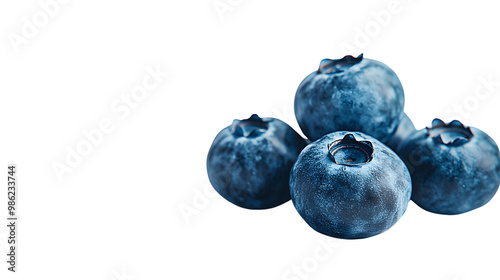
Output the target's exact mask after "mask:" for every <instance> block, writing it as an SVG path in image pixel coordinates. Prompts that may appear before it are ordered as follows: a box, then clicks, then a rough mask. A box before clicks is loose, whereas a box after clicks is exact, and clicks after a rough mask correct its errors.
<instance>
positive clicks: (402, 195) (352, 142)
mask: <svg viewBox="0 0 500 280" xmlns="http://www.w3.org/2000/svg"><path fill="white" fill-rule="evenodd" d="M290 193H291V197H292V201H293V204H294V206H295V208H296V209H297V211H298V212H299V214H300V216H301V217H302V218H303V219H304V220H305V221H306V222H307V224H309V226H311V227H312V228H313V229H315V230H316V231H318V232H320V233H323V234H326V235H329V236H332V237H338V238H345V239H355V238H366V237H370V236H373V235H377V234H379V233H382V232H384V231H386V230H387V229H389V228H390V227H391V226H392V225H394V224H395V223H396V222H397V221H398V220H399V219H400V218H401V216H402V215H403V213H404V212H405V210H406V208H407V206H408V202H409V200H410V195H411V180H410V174H409V173H408V170H407V168H406V166H405V165H404V163H403V162H402V161H401V159H400V158H399V157H398V156H397V155H396V154H395V153H394V152H393V151H392V150H391V149H389V148H388V147H387V146H385V145H384V144H382V143H381V142H380V141H378V140H377V139H375V138H373V137H371V136H368V135H366V134H363V133H361V132H347V131H338V132H333V133H330V134H327V135H325V136H323V137H322V138H321V139H319V140H317V141H315V142H313V143H311V144H309V145H308V146H307V147H306V148H304V150H303V151H302V152H301V153H300V155H299V157H298V158H297V161H296V162H295V164H294V166H293V168H292V171H291V172H290Z"/></svg>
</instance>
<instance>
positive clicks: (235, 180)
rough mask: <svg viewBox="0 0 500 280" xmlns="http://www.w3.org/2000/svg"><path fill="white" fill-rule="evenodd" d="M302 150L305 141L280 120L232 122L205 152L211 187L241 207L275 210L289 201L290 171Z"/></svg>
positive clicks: (252, 118) (256, 117) (253, 117)
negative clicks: (206, 152) (273, 208)
mask: <svg viewBox="0 0 500 280" xmlns="http://www.w3.org/2000/svg"><path fill="white" fill-rule="evenodd" d="M305 146H306V141H305V139H303V138H302V137H301V136H300V135H299V134H297V132H295V130H293V129H292V128H291V127H290V126H288V125H287V124H286V123H284V122H282V121H281V120H278V119H274V118H259V116H257V115H252V116H251V117H250V118H248V119H246V120H234V122H233V124H232V125H230V126H228V127H226V128H224V129H223V130H222V131H220V132H219V134H218V135H217V136H216V137H215V139H214V141H213V143H212V146H211V147H210V150H209V152H208V156H207V172H208V177H209V179H210V183H211V184H212V186H213V187H214V188H215V190H216V191H217V192H218V193H219V194H220V195H221V196H222V197H224V198H225V199H227V200H228V201H230V202H232V203H234V204H236V205H238V206H240V207H243V208H248V209H267V208H272V207H275V206H278V205H280V204H283V203H285V202H287V201H288V200H290V192H289V187H288V179H289V174H290V169H291V167H292V165H293V163H294V162H295V159H296V158H297V156H298V155H299V153H300V151H301V150H302V149H303V148H304V147H305Z"/></svg>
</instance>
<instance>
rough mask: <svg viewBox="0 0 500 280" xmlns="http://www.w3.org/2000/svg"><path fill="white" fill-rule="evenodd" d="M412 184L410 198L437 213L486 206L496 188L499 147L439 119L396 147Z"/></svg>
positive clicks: (499, 177) (476, 131)
mask: <svg viewBox="0 0 500 280" xmlns="http://www.w3.org/2000/svg"><path fill="white" fill-rule="evenodd" d="M398 152H399V154H400V155H401V157H402V158H403V160H404V161H405V163H406V165H407V166H408V169H409V170H410V173H411V177H412V181H413V193H412V200H413V201H414V202H415V203H416V204H417V205H419V206H420V207H421V208H423V209H425V210H427V211H430V212H433V213H438V214H449V215H452V214H461V213H465V212H468V211H471V210H474V209H476V208H478V207H481V206H483V205H485V204H486V203H488V201H490V200H491V198H493V196H494V195H495V193H496V191H497V189H498V186H499V184H500V155H499V150H498V147H497V145H496V143H495V141H493V139H491V138H490V137H489V136H488V135H487V134H486V133H484V132H482V131H481V130H479V129H477V128H474V127H466V126H464V125H463V124H462V123H460V122H459V121H452V122H450V123H448V124H445V123H444V122H443V121H441V120H439V119H435V120H434V121H433V122H432V126H431V127H427V128H425V129H422V130H419V131H417V132H415V133H413V134H412V135H411V137H410V138H408V139H407V140H406V141H405V142H404V143H403V144H402V145H401V147H400V148H399V151H398Z"/></svg>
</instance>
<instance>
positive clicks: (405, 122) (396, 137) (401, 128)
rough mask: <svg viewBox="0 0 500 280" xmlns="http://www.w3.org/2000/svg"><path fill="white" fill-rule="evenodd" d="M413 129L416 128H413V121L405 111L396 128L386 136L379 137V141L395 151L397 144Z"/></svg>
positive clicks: (408, 135) (412, 131) (413, 130)
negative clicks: (383, 137)
mask: <svg viewBox="0 0 500 280" xmlns="http://www.w3.org/2000/svg"><path fill="white" fill-rule="evenodd" d="M415 131H417V130H416V129H415V126H414V125H413V122H412V121H411V119H410V118H409V117H408V116H407V115H406V114H405V113H403V114H402V115H401V119H400V121H399V125H398V127H397V128H396V130H395V131H394V132H393V133H392V134H391V135H389V136H388V137H387V138H385V139H380V141H382V143H384V144H386V145H387V146H389V148H391V149H392V150H393V151H395V152H396V151H397V150H398V148H399V146H400V145H401V144H402V143H403V142H404V141H405V140H406V139H407V138H408V137H410V135H411V134H412V133H414V132H415Z"/></svg>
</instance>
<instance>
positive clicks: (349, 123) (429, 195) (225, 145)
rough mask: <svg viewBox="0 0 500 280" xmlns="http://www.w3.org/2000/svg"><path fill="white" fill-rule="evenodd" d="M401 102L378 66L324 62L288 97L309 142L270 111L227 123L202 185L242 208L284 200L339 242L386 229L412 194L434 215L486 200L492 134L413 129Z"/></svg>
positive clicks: (494, 151) (391, 78) (499, 177)
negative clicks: (207, 182)
mask: <svg viewBox="0 0 500 280" xmlns="http://www.w3.org/2000/svg"><path fill="white" fill-rule="evenodd" d="M403 107H404V92H403V87H402V85H401V82H400V81H399V79H398V77H397V75H396V74H395V73H394V71H392V70H391V69H390V68H389V67H388V66H386V65H385V64H383V63H381V62H379V61H376V60H371V59H366V58H363V55H360V56H358V57H352V56H345V57H344V58H342V59H337V60H331V59H324V60H323V61H321V64H320V67H319V69H318V70H317V71H315V72H313V73H311V74H310V75H309V76H307V77H306V78H305V79H304V80H303V81H302V83H301V84H300V85H299V87H298V89H297V93H296V95H295V115H296V118H297V121H298V123H299V126H300V128H301V130H302V131H303V132H304V134H305V135H306V136H307V138H308V139H303V138H302V137H301V136H300V135H299V134H297V132H295V131H294V130H293V129H292V128H291V127H290V126H288V125H287V124H286V123H284V122H282V121H280V120H278V119H275V118H260V117H259V116H257V115H252V116H251V117H250V118H248V119H245V120H235V121H233V123H232V124H231V125H230V126H228V127H226V128H225V129H223V130H222V131H221V132H219V134H218V135H217V136H216V138H215V140H214V141H213V143H212V146H211V147H210V151H209V152H208V157H207V170H208V176H209V179H210V182H211V184H212V185H213V187H214V188H215V190H216V191H217V192H218V193H219V194H220V195H221V196H223V197H224V198H225V199H227V200H228V201H230V202H232V203H234V204H236V205H238V206H241V207H244V208H248V209H267V208H272V207H275V206H278V205H280V204H283V203H285V202H287V201H288V200H290V199H291V200H292V202H293V205H294V206H295V209H296V210H297V211H298V213H299V214H300V216H301V217H302V218H303V219H304V220H305V221H306V222H307V224H309V226H311V227H312V228H313V229H315V230H316V231H318V232H320V233H323V234H326V235H329V236H333V237H337V238H346V239H355V238H366V237H370V236H374V235H377V234H379V233H382V232H384V231H386V230H387V229H389V228H390V227H391V226H393V225H394V224H395V223H396V222H397V221H398V220H399V219H400V218H401V217H402V215H403V213H404V212H405V211H406V208H407V206H408V203H409V201H410V198H411V200H413V201H414V202H415V203H416V204H417V205H419V206H420V207H421V208H423V209H425V210H427V211H430V212H434V213H440V214H461V213H465V212H467V211H470V210H473V209H476V208H478V207H481V206H483V205H484V204H486V203H487V202H488V201H490V200H491V198H492V197H493V196H494V195H495V193H496V191H497V189H498V186H499V184H500V154H499V149H498V147H497V145H496V143H495V141H493V139H491V138H490V137H489V136H488V135H487V134H486V133H484V132H482V131H481V130H479V129H477V128H474V127H467V126H464V125H463V124H462V123H460V122H459V121H452V122H450V123H444V122H443V121H441V120H439V119H435V120H434V121H433V122H432V125H431V126H430V127H427V128H424V129H422V130H418V131H417V130H416V129H415V127H414V126H413V123H412V122H411V120H410V119H409V118H408V116H407V115H406V114H405V113H404V112H403Z"/></svg>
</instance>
